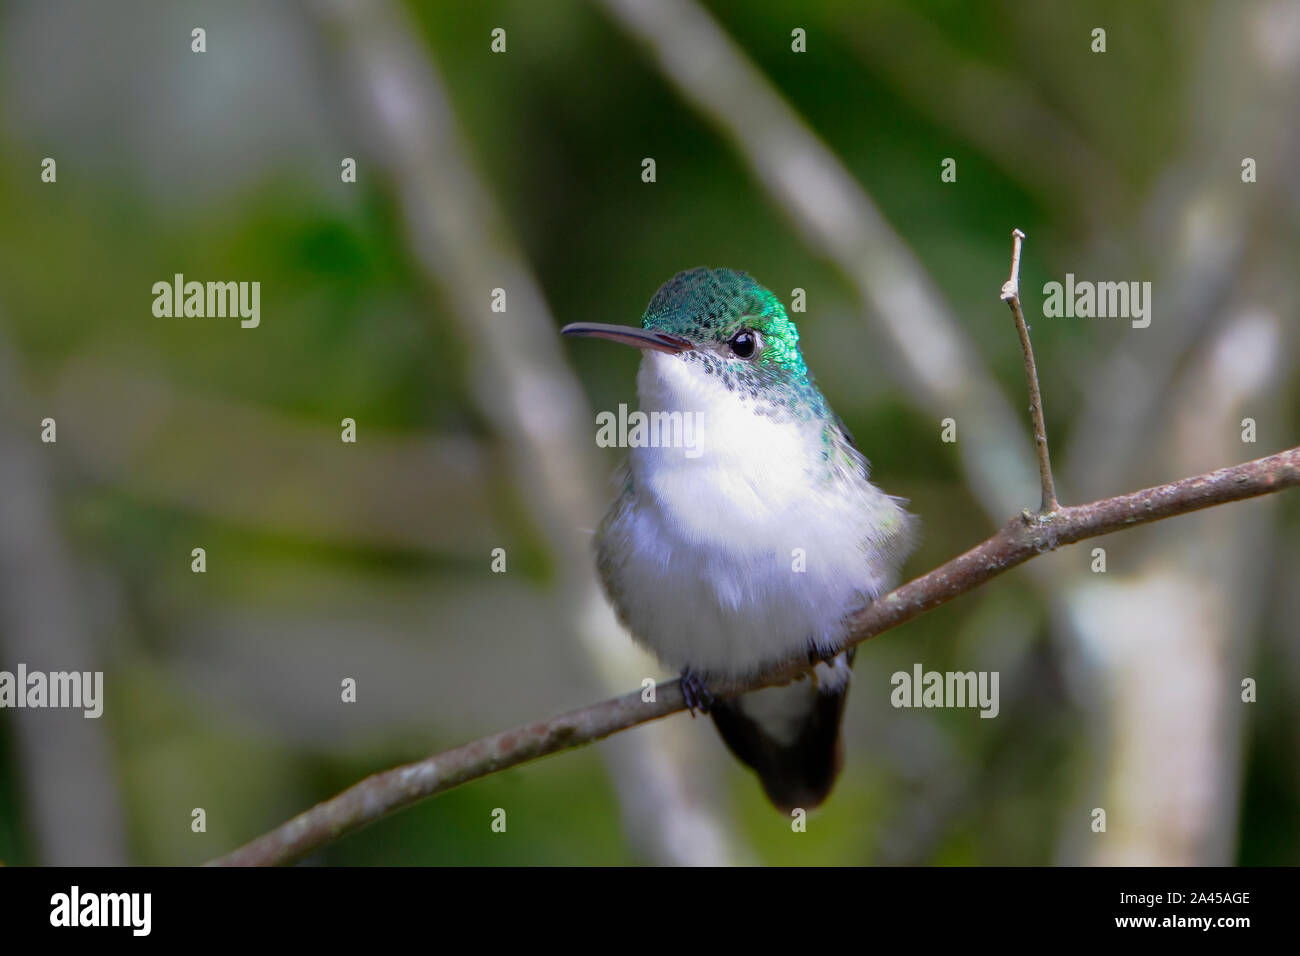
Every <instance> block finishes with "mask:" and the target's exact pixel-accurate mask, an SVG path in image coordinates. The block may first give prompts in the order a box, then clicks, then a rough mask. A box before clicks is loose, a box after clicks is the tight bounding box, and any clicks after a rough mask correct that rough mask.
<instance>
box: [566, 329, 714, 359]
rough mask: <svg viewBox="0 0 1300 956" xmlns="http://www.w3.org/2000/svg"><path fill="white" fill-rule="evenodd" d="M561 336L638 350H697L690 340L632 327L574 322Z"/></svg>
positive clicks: (674, 352)
mask: <svg viewBox="0 0 1300 956" xmlns="http://www.w3.org/2000/svg"><path fill="white" fill-rule="evenodd" d="M560 334H561V335H583V336H590V337H592V338H597V339H609V340H610V341H611V342H622V343H623V344H624V345H631V346H632V347H633V348H638V349H654V350H655V351H656V352H670V353H673V354H676V353H677V352H685V351H686V350H687V349H692V348H695V345H694V344H693V343H692V342H691V341H690V340H689V339H684V338H682V337H681V336H679V335H669V334H668V333H667V332H656V331H654V330H653V329H638V328H636V327H635V326H631V325H605V324H604V323H601V322H573V323H571V324H569V325H566V326H565V327H564V328H562V329H560Z"/></svg>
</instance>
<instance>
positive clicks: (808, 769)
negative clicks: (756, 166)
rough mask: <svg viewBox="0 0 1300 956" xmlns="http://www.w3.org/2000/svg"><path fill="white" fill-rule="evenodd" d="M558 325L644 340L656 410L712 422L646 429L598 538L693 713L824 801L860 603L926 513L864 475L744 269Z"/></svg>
mask: <svg viewBox="0 0 1300 956" xmlns="http://www.w3.org/2000/svg"><path fill="white" fill-rule="evenodd" d="M561 332H562V333H563V334H565V335H580V336H596V337H599V338H606V339H612V340H613V341H615V342H623V343H625V344H627V345H631V346H634V347H636V348H639V349H641V352H642V358H641V368H640V371H639V372H638V374H637V396H638V399H639V401H640V406H641V411H642V412H643V413H653V412H660V413H666V414H667V415H671V413H674V412H677V413H681V415H682V416H683V418H684V417H685V416H687V415H692V416H695V418H694V419H693V420H694V421H697V422H699V423H700V432H701V434H699V435H696V436H694V439H695V445H694V447H689V448H688V447H681V445H682V443H673V442H667V443H664V442H658V443H651V444H649V445H641V446H637V445H635V444H634V446H633V447H632V448H631V450H630V453H629V457H628V460H627V463H626V465H625V466H624V467H623V468H622V469H621V471H620V473H619V477H618V481H619V483H620V485H621V493H620V494H619V496H618V500H617V501H615V502H614V505H613V507H612V508H611V509H610V511H609V513H608V514H607V515H606V516H605V519H604V521H602V523H601V525H600V529H599V531H598V532H597V534H596V541H595V545H596V565H597V568H598V570H599V572H600V577H601V581H602V583H603V585H604V588H605V592H606V594H607V595H608V596H609V599H610V601H611V603H612V604H613V606H614V608H615V610H616V611H617V613H618V616H619V618H620V620H621V621H622V622H623V624H624V625H625V626H626V627H627V628H628V630H629V631H631V633H632V636H633V637H634V638H635V639H636V640H637V641H638V642H639V643H640V644H642V645H644V646H645V647H647V648H648V649H649V650H651V651H653V652H654V653H655V654H656V655H657V656H658V657H659V659H660V660H661V661H662V662H663V663H664V664H665V665H668V666H670V667H673V668H675V669H680V670H681V674H682V684H683V688H684V689H685V691H686V695H687V702H688V704H689V705H690V707H691V710H692V713H694V711H695V710H696V709H700V710H702V711H708V712H711V714H712V717H713V720H714V723H715V724H716V725H717V727H718V730H719V731H720V732H721V734H722V739H723V740H724V741H725V742H726V743H727V746H728V747H730V749H731V751H732V753H734V754H735V755H736V756H737V757H738V758H740V760H742V761H744V762H745V763H746V764H748V765H749V766H750V767H752V768H753V769H754V770H755V771H756V772H757V774H758V776H759V779H760V780H761V781H762V784H763V789H764V790H765V791H766V793H767V796H768V798H769V799H770V800H771V801H772V803H774V804H775V805H776V806H777V807H779V808H781V809H783V810H786V811H789V810H790V809H792V808H794V807H803V808H810V807H814V806H817V805H818V804H820V803H821V802H822V801H823V800H825V798H826V796H827V794H828V793H829V792H830V789H831V786H832V785H833V784H834V782H835V778H836V776H837V775H838V773H839V769H840V764H841V762H842V747H841V744H840V721H841V718H842V716H843V713H844V701H845V697H846V695H847V693H848V680H849V667H850V665H851V663H852V651H851V650H850V651H848V652H847V653H846V652H845V651H844V640H845V634H846V624H845V617H846V615H847V614H848V613H849V612H850V611H852V610H854V609H855V608H858V607H861V606H862V605H863V604H865V603H866V602H868V601H870V600H872V599H873V598H875V597H877V596H878V595H880V594H882V593H884V592H886V591H887V590H888V589H889V588H890V587H891V586H892V585H893V583H894V581H895V580H896V578H897V575H898V570H899V567H900V565H901V564H902V562H903V560H904V558H906V557H907V554H908V553H909V552H910V550H911V547H912V540H913V538H914V520H915V519H913V517H912V516H911V515H909V514H908V513H907V512H906V511H905V510H904V509H903V505H904V504H905V502H903V501H901V500H900V499H898V498H894V497H892V496H890V495H887V494H885V493H884V492H883V491H881V490H880V489H879V488H877V487H876V486H875V485H873V484H872V483H871V482H870V481H868V480H867V477H868V470H867V469H868V465H867V460H866V459H865V458H864V457H863V456H862V454H861V453H860V452H859V451H858V450H857V448H856V447H855V445H854V443H853V439H852V437H851V436H850V435H849V433H848V430H847V429H846V428H845V427H844V423H843V422H841V421H840V420H839V418H838V417H837V416H836V415H835V413H834V412H833V411H831V409H830V406H829V405H827V404H826V399H825V398H824V397H823V396H822V393H821V391H819V390H818V388H817V386H816V385H815V384H813V378H812V374H811V373H810V372H809V371H808V366H807V365H806V364H804V359H803V355H802V354H801V353H800V351H799V332H798V330H797V329H796V328H795V325H794V323H793V322H791V321H790V318H789V316H787V315H786V312H785V309H784V307H783V306H782V305H781V302H780V301H779V300H778V299H777V297H776V296H775V295H774V294H773V293H772V292H770V291H769V290H768V289H766V288H764V287H763V286H761V285H759V284H758V283H757V282H755V281H754V280H753V279H752V278H750V277H749V276H748V275H746V274H745V273H743V272H734V271H732V270H730V269H704V268H700V269H691V270H690V271H688V272H681V273H678V274H677V275H676V276H674V277H673V278H672V279H670V280H669V281H668V282H666V283H664V285H663V286H661V287H660V288H659V291H658V292H656V293H655V295H654V298H652V299H651V300H650V305H649V306H648V307H647V308H646V311H645V315H644V316H642V319H641V328H634V327H627V326H618V325H602V324H596V323H575V324H572V325H567V326H565V327H564V328H563V329H562V330H561ZM697 413H698V414H697ZM795 660H799V661H802V662H804V663H811V662H813V661H818V662H819V663H817V664H816V667H815V668H814V670H813V672H812V677H811V679H806V678H804V679H799V680H796V681H794V682H792V683H790V684H787V685H783V686H776V687H769V688H764V689H762V690H758V691H751V692H749V693H747V694H743V695H742V696H739V697H736V698H732V699H718V700H714V699H713V695H712V693H711V692H710V688H712V689H713V690H719V691H725V690H726V688H727V687H728V686H734V685H735V684H736V683H737V682H738V681H743V680H745V679H747V678H751V677H754V676H756V675H758V674H760V673H763V672H766V671H769V670H771V669H773V668H777V667H780V666H782V665H785V664H789V663H790V662H791V661H795Z"/></svg>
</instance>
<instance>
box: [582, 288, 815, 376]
mask: <svg viewBox="0 0 1300 956" xmlns="http://www.w3.org/2000/svg"><path fill="white" fill-rule="evenodd" d="M561 332H562V333H563V334H565V335H584V336H597V337H599V338H606V339H611V340H613V341H616V342H623V343H625V344H627V345H632V346H635V347H637V348H640V349H642V350H644V351H646V352H661V353H668V354H669V355H673V356H677V357H678V358H679V359H681V360H683V361H685V362H687V363H688V364H690V365H693V366H695V367H696V368H698V369H699V371H700V372H701V374H704V375H716V376H717V377H718V382H719V384H720V385H722V386H723V387H725V388H726V389H727V390H728V391H736V392H739V393H740V394H741V395H748V396H749V397H751V398H758V397H759V395H760V394H761V393H770V392H771V391H772V390H775V389H781V390H784V389H788V388H790V387H799V386H804V385H809V384H810V379H809V376H808V367H807V365H805V364H804V360H803V355H802V354H801V353H800V351H799V330H798V329H797V328H795V324H794V323H793V322H791V321H790V318H789V316H787V315H786V312H785V308H784V307H783V306H782V305H781V301H780V300H779V299H778V298H777V297H776V295H775V294H774V293H773V292H772V291H771V290H770V289H766V288H764V287H763V286H761V285H759V284H758V283H757V282H755V281H754V280H753V279H752V278H750V277H749V276H748V275H747V274H746V273H744V272H736V271H734V270H732V269H705V268H698V269H690V270H688V271H686V272H679V273H677V275H675V276H673V277H672V278H671V279H669V280H668V281H667V282H665V283H664V284H663V285H662V286H660V287H659V291H658V292H656V293H655V294H654V297H653V298H652V299H651V300H650V304H649V305H648V306H647V307H646V310H645V315H643V316H642V317H641V328H639V329H638V328H635V327H629V326H621V325H602V324H598V323H588V322H577V323H574V324H572V325H566V326H565V327H564V328H563V329H561ZM767 397H769V398H770V397H771V396H770V395H769V396H767Z"/></svg>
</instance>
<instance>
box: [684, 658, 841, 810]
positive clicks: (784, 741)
mask: <svg viewBox="0 0 1300 956" xmlns="http://www.w3.org/2000/svg"><path fill="white" fill-rule="evenodd" d="M848 692H849V685H848V683H847V682H845V683H843V684H842V685H841V686H840V687H838V688H837V689H835V690H831V691H829V692H827V691H825V690H822V689H820V688H818V687H817V686H816V685H815V684H814V683H813V681H811V680H801V681H795V682H794V683H793V684H790V685H788V686H785V687H775V688H765V689H763V690H761V691H753V692H751V693H749V694H745V695H744V696H742V697H737V698H735V699H732V700H719V701H715V702H714V704H713V707H712V709H711V711H710V713H711V714H712V716H713V722H714V723H715V724H716V725H717V727H718V732H719V733H720V734H722V739H723V741H725V742H726V744H727V747H728V748H730V750H731V752H732V753H733V754H735V755H736V757H738V758H739V759H740V760H741V761H742V762H744V763H746V764H748V765H749V766H750V767H752V768H753V769H754V771H755V772H756V773H757V774H758V779H759V780H760V781H761V782H762V784H763V790H764V792H766V793H767V798H768V799H769V800H771V801H772V803H773V804H775V805H776V806H777V808H779V809H780V810H783V811H785V812H786V813H789V812H790V811H791V810H793V809H794V808H795V807H803V808H804V809H805V810H807V809H811V808H813V807H815V806H818V805H819V804H821V803H822V802H823V801H824V800H825V799H826V797H827V796H828V795H829V794H830V792H831V787H833V786H834V784H835V778H836V777H838V776H839V773H840V767H841V765H842V764H843V745H842V744H841V742H840V721H841V720H842V718H843V717H844V702H845V700H846V699H847V697H848ZM759 694H765V695H768V697H767V698H766V703H767V704H768V706H767V707H762V706H760V705H758V704H757V701H756V700H755V698H756V696H757V695H759ZM776 695H780V696H781V700H780V701H779V702H778V701H776V699H775V698H776ZM773 703H776V704H777V707H778V708H779V709H780V710H781V711H782V713H781V714H780V716H779V717H774V715H772V714H770V713H768V714H764V710H769V711H770V710H771V704H773ZM747 705H748V706H747Z"/></svg>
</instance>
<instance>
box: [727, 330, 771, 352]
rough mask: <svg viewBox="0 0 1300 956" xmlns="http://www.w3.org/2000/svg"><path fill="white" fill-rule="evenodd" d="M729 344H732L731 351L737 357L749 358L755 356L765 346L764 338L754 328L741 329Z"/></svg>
mask: <svg viewBox="0 0 1300 956" xmlns="http://www.w3.org/2000/svg"><path fill="white" fill-rule="evenodd" d="M727 344H728V345H730V346H731V351H732V353H733V354H734V355H735V356H736V357H737V358H743V359H747V358H753V357H754V355H755V354H756V353H757V352H758V350H759V349H760V348H762V347H763V338H762V336H760V335H759V334H758V333H757V332H755V331H754V330H753V329H741V330H740V331H739V332H737V333H736V334H735V335H733V336H732V337H731V341H730V342H728V343H727Z"/></svg>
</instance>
